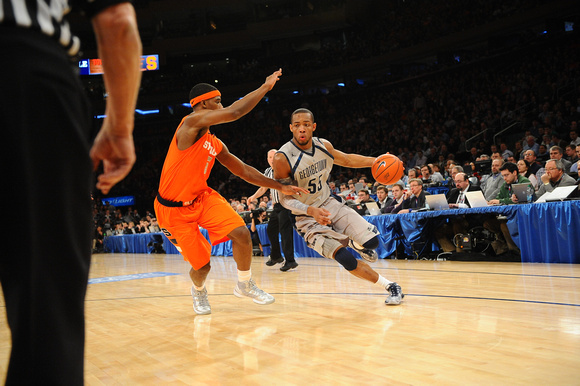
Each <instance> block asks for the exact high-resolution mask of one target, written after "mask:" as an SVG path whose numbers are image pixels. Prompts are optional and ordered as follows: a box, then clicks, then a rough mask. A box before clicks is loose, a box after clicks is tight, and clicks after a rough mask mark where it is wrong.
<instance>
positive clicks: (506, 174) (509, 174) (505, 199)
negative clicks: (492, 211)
mask: <svg viewBox="0 0 580 386" xmlns="http://www.w3.org/2000/svg"><path fill="white" fill-rule="evenodd" d="M499 171H500V173H501V176H502V177H503V180H504V183H503V184H502V186H501V187H500V189H499V193H498V194H497V196H496V198H494V199H492V200H489V202H488V204H489V205H498V204H503V205H511V204H515V201H514V200H513V199H514V198H516V197H515V194H514V193H513V191H512V185H513V184H524V183H528V184H531V183H530V180H529V179H527V178H526V177H524V176H521V175H520V174H519V173H518V167H517V165H516V164H514V163H512V162H506V163H505V164H504V165H503V166H502V167H500V168H499Z"/></svg>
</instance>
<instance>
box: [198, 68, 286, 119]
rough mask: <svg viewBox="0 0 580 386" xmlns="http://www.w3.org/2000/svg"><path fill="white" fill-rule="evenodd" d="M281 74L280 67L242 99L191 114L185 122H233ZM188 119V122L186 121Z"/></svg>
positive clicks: (257, 100) (252, 104)
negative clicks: (200, 112) (224, 105)
mask: <svg viewBox="0 0 580 386" xmlns="http://www.w3.org/2000/svg"><path fill="white" fill-rule="evenodd" d="M280 76H282V69H279V70H278V71H275V72H273V73H272V74H271V75H270V76H268V77H267V78H266V81H265V82H264V83H263V84H262V85H261V86H260V87H258V88H257V89H255V90H254V91H252V92H251V93H249V94H247V95H246V96H244V97H243V98H242V99H238V100H237V101H235V102H234V103H232V104H231V105H229V106H228V107H224V108H223V109H216V110H208V111H205V113H204V114H199V115H196V114H192V115H190V116H189V117H188V118H187V119H186V122H187V124H188V125H189V126H194V127H198V128H201V127H209V126H213V125H218V124H220V123H228V122H233V121H236V120H238V119H240V118H241V117H243V116H244V115H246V114H247V113H249V112H250V111H252V109H253V108H254V107H256V105H257V104H258V103H259V102H260V101H261V100H262V98H263V97H264V96H265V95H266V94H267V93H268V91H270V90H271V89H272V88H273V87H274V85H275V84H276V82H278V80H280ZM188 121H190V122H188Z"/></svg>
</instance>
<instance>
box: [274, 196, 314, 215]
mask: <svg viewBox="0 0 580 386" xmlns="http://www.w3.org/2000/svg"><path fill="white" fill-rule="evenodd" d="M280 204H282V206H283V207H284V208H286V209H288V210H290V211H292V213H294V214H302V215H308V205H306V204H304V203H302V202H300V201H298V200H297V199H295V198H294V197H292V196H287V195H285V194H281V195H280Z"/></svg>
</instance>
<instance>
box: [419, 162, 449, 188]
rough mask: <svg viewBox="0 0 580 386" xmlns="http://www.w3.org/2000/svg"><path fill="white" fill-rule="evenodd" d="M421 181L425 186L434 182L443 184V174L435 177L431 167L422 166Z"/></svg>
mask: <svg viewBox="0 0 580 386" xmlns="http://www.w3.org/2000/svg"><path fill="white" fill-rule="evenodd" d="M421 179H422V180H423V183H424V184H431V183H434V182H443V181H444V180H443V176H441V174H439V175H435V174H434V173H433V169H432V168H431V166H430V165H421Z"/></svg>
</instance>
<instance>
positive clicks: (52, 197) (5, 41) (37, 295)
mask: <svg viewBox="0 0 580 386" xmlns="http://www.w3.org/2000/svg"><path fill="white" fill-rule="evenodd" d="M0 47H1V50H2V60H1V61H0V84H1V85H2V92H0V128H1V129H2V141H1V145H0V146H1V149H0V153H1V154H2V156H1V160H2V161H1V162H0V168H1V175H2V178H3V181H4V185H3V187H2V196H1V197H2V198H1V199H2V203H3V205H4V206H5V208H7V207H10V208H11V209H10V210H11V211H12V214H11V215H10V218H9V220H5V221H4V225H3V226H6V227H9V229H8V230H7V231H6V232H4V231H3V232H2V235H3V236H4V240H3V241H2V246H3V248H2V253H1V254H0V282H1V283H2V290H3V292H4V299H5V303H6V314H7V319H8V326H9V327H10V333H11V337H12V351H11V353H10V361H9V364H8V373H7V377H6V384H8V385H39V384H44V385H82V384H83V361H84V356H83V354H84V341H85V324H84V300H85V293H86V289H87V280H88V274H89V267H90V258H91V240H92V229H93V225H92V216H91V195H90V194H91V186H92V183H93V177H92V165H91V161H90V158H89V146H90V145H89V143H90V141H89V137H90V125H91V117H90V110H89V107H88V104H87V99H86V97H85V93H84V91H83V88H82V85H81V83H80V80H79V79H78V77H77V76H76V75H75V73H74V72H73V69H72V63H71V62H70V60H69V58H68V57H67V55H66V54H65V52H64V50H63V49H62V48H61V47H60V45H59V44H58V43H57V42H56V41H53V39H50V38H48V37H45V36H44V35H41V34H39V33H36V32H33V31H28V30H17V29H12V30H10V31H8V30H7V29H3V30H0ZM6 215H8V214H7V213H6Z"/></svg>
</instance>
